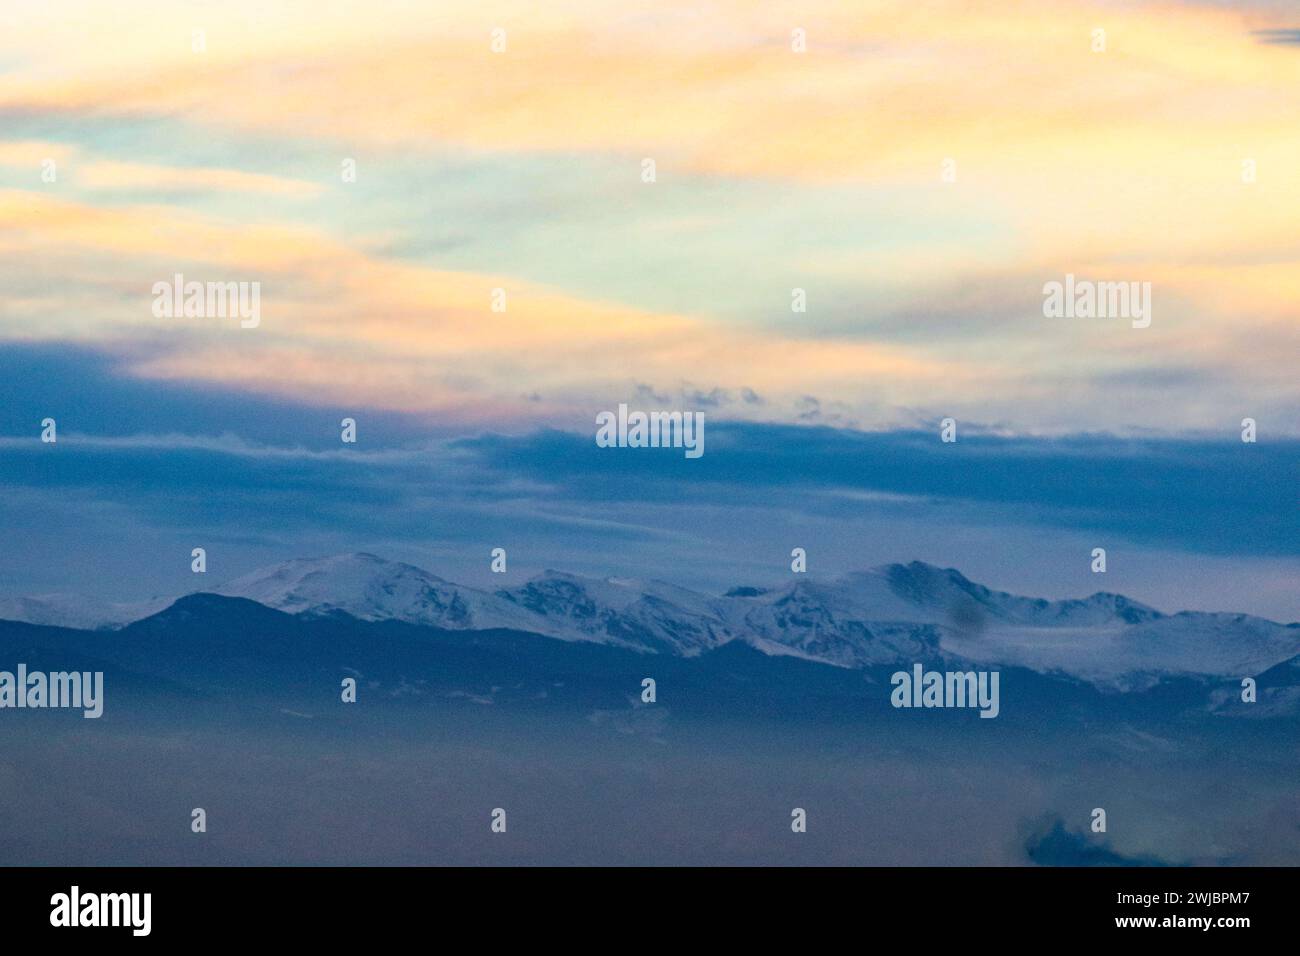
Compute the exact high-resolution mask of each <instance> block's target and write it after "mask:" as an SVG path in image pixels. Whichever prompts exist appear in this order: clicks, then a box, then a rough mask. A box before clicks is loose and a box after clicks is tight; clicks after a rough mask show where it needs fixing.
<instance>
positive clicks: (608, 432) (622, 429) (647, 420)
mask: <svg viewBox="0 0 1300 956" xmlns="http://www.w3.org/2000/svg"><path fill="white" fill-rule="evenodd" d="M596 424H597V426H599V427H598V428H597V429H596V444H597V445H599V446H600V447H601V448H684V449H686V457H687V458H699V457H700V456H701V455H703V454H704V413H703V412H629V411H628V410H627V405H626V404H623V405H619V406H618V414H617V415H616V414H615V413H614V412H601V413H600V414H599V415H597V416H596Z"/></svg>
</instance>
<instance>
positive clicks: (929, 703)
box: [889, 664, 1001, 717]
mask: <svg viewBox="0 0 1300 956" xmlns="http://www.w3.org/2000/svg"><path fill="white" fill-rule="evenodd" d="M1000 676H1001V675H1000V672H998V671H942V672H941V671H927V670H926V669H925V668H923V667H922V666H921V665H920V664H913V665H912V672H911V673H910V674H909V673H908V672H907V671H897V672H895V673H894V675H893V676H892V677H890V679H889V682H890V683H891V684H893V685H894V690H893V692H892V693H891V694H890V695H889V702H890V703H891V704H893V705H894V706H895V707H978V708H979V711H980V716H981V717H996V716H997V715H998V712H999V711H1000V710H1001V706H1000V704H999V702H998V681H999V679H1000Z"/></svg>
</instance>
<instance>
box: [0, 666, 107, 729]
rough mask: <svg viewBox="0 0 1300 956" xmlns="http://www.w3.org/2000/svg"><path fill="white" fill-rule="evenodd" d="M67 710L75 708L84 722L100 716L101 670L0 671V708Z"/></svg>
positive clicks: (22, 667) (102, 704) (102, 705)
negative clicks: (58, 708) (60, 708)
mask: <svg viewBox="0 0 1300 956" xmlns="http://www.w3.org/2000/svg"><path fill="white" fill-rule="evenodd" d="M5 707H15V708H20V709H21V708H29V707H30V708H45V707H68V708H77V709H80V710H82V711H84V713H83V714H82V715H81V716H82V717H85V718H87V719H93V718H95V717H99V716H100V715H101V714H103V713H104V672H103V671H94V672H93V673H92V672H91V671H85V672H82V671H70V672H69V671H55V672H53V673H50V674H46V673H45V672H43V671H28V670H27V665H26V664H19V665H18V673H17V674H14V673H13V672H12V671H0V709H3V708H5Z"/></svg>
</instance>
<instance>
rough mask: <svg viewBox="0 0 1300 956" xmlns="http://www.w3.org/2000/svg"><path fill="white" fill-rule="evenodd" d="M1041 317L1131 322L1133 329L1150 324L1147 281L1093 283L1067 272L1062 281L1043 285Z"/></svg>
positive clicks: (1149, 288) (1149, 298)
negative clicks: (1128, 320) (1123, 320)
mask: <svg viewBox="0 0 1300 956" xmlns="http://www.w3.org/2000/svg"><path fill="white" fill-rule="evenodd" d="M1043 315H1044V316H1045V317H1046V318H1049V319H1131V320H1132V322H1133V328H1135V329H1145V328H1146V327H1147V326H1149V325H1150V324H1151V283H1150V282H1093V281H1092V280H1090V279H1075V277H1074V273H1073V272H1070V273H1067V274H1066V276H1065V281H1064V282H1055V281H1053V282H1048V283H1045V284H1044V285H1043Z"/></svg>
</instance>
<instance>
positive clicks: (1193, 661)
mask: <svg viewBox="0 0 1300 956" xmlns="http://www.w3.org/2000/svg"><path fill="white" fill-rule="evenodd" d="M792 577H793V578H794V579H793V580H792V581H790V582H789V583H787V584H784V585H782V586H780V587H776V588H769V589H764V588H753V587H737V588H734V589H732V590H730V591H728V592H727V593H725V594H722V595H710V594H704V593H699V592H696V591H692V590H690V589H688V588H684V587H679V586H676V585H672V584H667V583H663V582H659V581H641V580H632V579H622V578H609V579H597V578H587V577H581V576H578V575H573V574H567V573H562V572H557V571H547V572H545V573H543V574H540V575H538V576H536V577H534V578H532V579H530V580H528V581H526V582H525V583H523V584H522V585H519V586H517V587H513V588H502V589H499V590H495V591H487V590H482V589H478V588H473V587H467V586H465V585H460V584H456V583H454V582H451V581H447V580H445V579H443V578H440V577H438V576H436V575H434V574H431V573H429V572H428V571H425V570H423V569H421V568H418V567H415V566H414V565H411V564H405V563H402V562H397V561H390V560H386V559H384V558H381V557H377V556H375V555H373V554H367V553H352V554H341V555H335V556H331V557H325V558H314V559H298V560H292V561H287V562H284V563H282V564H277V565H273V566H271V567H267V568H263V569H260V570H257V571H254V572H252V573H250V574H247V575H245V576H243V577H240V578H237V579H235V580H232V581H229V582H227V583H226V584H224V585H221V586H219V587H216V588H213V589H210V590H207V591H201V592H199V593H213V594H216V595H220V596H224V597H228V598H242V599H244V600H248V601H253V602H256V603H258V604H260V605H263V606H265V607H267V608H271V609H274V610H276V611H280V612H282V613H284V614H289V615H294V616H298V617H301V618H304V619H313V618H328V617H340V616H341V617H345V618H354V619H356V620H359V621H366V622H384V621H392V622H401V623H403V624H408V625H415V626H418V627H426V628H434V629H438V630H441V631H491V630H508V631H513V632H523V633H529V634H536V635H542V636H544V637H549V638H555V639H558V640H562V641H581V642H593V643H598V644H605V645H613V646H616V647H621V648H625V649H631V650H635V651H641V652H649V653H660V654H670V655H674V656H680V657H686V658H690V657H694V656H697V655H699V654H702V653H704V652H707V651H711V650H714V649H716V648H719V647H721V646H723V645H726V644H730V643H732V642H743V643H745V644H748V645H750V646H752V647H753V648H756V649H757V650H759V651H762V652H763V653H764V654H767V655H770V656H793V657H798V658H803V659H805V660H809V661H815V662H820V663H824V664H829V665H835V666H837V667H842V668H871V667H876V666H881V665H890V664H895V663H911V662H914V661H922V660H939V659H948V660H952V661H956V662H961V663H965V664H980V665H996V666H1009V667H1021V668H1026V669H1028V670H1033V671H1037V672H1039V673H1044V674H1058V675H1067V676H1070V677H1073V678H1077V679H1081V680H1084V681H1087V682H1089V683H1092V684H1094V685H1097V686H1099V687H1103V688H1117V689H1128V688H1133V687H1148V686H1151V685H1153V684H1155V683H1156V682H1158V681H1159V680H1160V679H1161V678H1165V677H1201V678H1227V679H1238V680H1239V679H1240V678H1241V677H1245V676H1255V675H1258V674H1260V673H1262V672H1264V671H1267V670H1269V669H1270V668H1273V667H1275V666H1277V665H1280V664H1283V663H1285V662H1293V661H1294V659H1296V658H1297V657H1298V656H1300V625H1297V624H1289V625H1283V624H1278V623H1274V622H1272V621H1267V620H1264V619H1262V618H1257V617H1252V616H1250V615H1246V614H1231V613H1204V612H1189V611H1184V612H1180V613H1176V614H1163V613H1161V612H1159V611H1157V610H1155V609H1154V608H1151V607H1148V606H1146V605H1144V604H1141V603H1139V602H1137V601H1133V600H1130V599H1128V598H1126V597H1124V596H1123V595H1119V594H1111V593H1106V592H1099V593H1096V594H1093V595H1092V596H1090V597H1087V598H1083V599H1078V600H1057V601H1049V600H1044V599H1034V598H1027V597H1019V596H1016V595H1012V594H1008V593H1005V592H1001V591H994V590H990V589H989V588H986V587H983V586H982V585H979V584H976V583H974V582H972V581H970V580H968V579H967V578H966V577H965V576H964V575H962V574H961V573H960V572H958V571H956V570H954V569H951V568H946V569H945V568H938V567H935V566H933V565H929V564H925V563H922V562H917V561H914V562H911V563H910V564H890V565H885V566H882V567H878V568H874V569H872V570H868V571H860V572H854V573H851V574H847V575H844V576H842V577H839V578H836V579H832V580H815V579H811V578H807V577H805V576H804V575H793V576H792ZM173 604H174V600H173V599H155V600H152V601H148V602H143V603H140V604H112V605H98V606H96V605H92V604H90V603H88V602H85V601H82V600H78V599H76V598H72V597H67V596H55V597H49V596H47V597H34V598H19V599H10V600H6V601H0V619H2V620H11V621H22V622H27V623H31V624H39V625H47V626H57V627H73V628H79V629H99V630H112V629H116V628H120V627H122V626H124V625H126V624H130V623H134V622H139V621H143V620H146V619H148V618H150V617H152V616H154V615H157V614H159V613H160V612H163V611H164V610H165V609H167V608H169V607H171V606H172V605H173Z"/></svg>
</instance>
